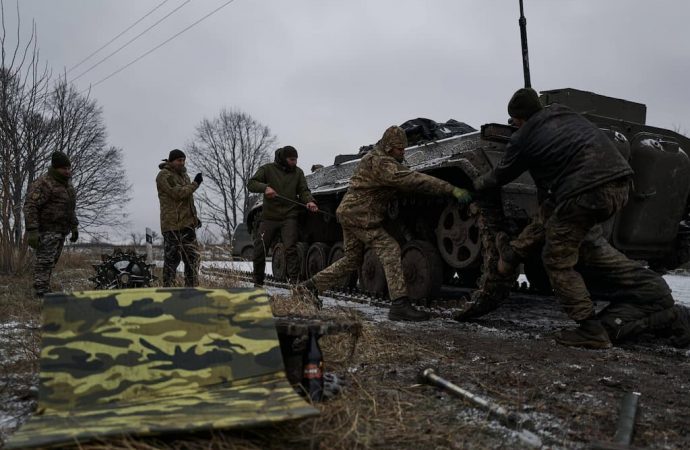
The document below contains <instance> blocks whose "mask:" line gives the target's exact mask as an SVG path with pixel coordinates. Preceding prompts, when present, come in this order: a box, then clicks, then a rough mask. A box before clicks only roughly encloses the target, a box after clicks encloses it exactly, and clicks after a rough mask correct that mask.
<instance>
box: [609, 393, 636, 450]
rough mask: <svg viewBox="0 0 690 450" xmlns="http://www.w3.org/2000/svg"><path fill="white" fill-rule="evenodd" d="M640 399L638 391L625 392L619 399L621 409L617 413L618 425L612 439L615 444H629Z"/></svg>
mask: <svg viewBox="0 0 690 450" xmlns="http://www.w3.org/2000/svg"><path fill="white" fill-rule="evenodd" d="M639 400H640V393H639V392H626V393H625V395H624V396H623V399H622V400H621V410H620V413H618V425H617V426H616V435H615V436H614V437H613V441H614V442H615V443H617V444H623V445H630V443H632V438H633V432H634V431H635V417H636V416H637V404H638V402H639Z"/></svg>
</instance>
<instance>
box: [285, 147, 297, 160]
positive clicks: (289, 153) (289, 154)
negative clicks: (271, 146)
mask: <svg viewBox="0 0 690 450" xmlns="http://www.w3.org/2000/svg"><path fill="white" fill-rule="evenodd" d="M283 156H284V157H285V158H297V149H296V148H295V147H293V146H292V145H286V146H285V147H283Z"/></svg>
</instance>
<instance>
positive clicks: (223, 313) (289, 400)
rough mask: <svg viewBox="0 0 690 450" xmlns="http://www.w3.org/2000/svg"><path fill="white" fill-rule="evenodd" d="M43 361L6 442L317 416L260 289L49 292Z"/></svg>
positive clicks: (52, 441)
mask: <svg viewBox="0 0 690 450" xmlns="http://www.w3.org/2000/svg"><path fill="white" fill-rule="evenodd" d="M40 365H41V372H40V386H39V401H38V408H37V411H36V413H35V415H34V416H33V417H32V418H31V419H30V420H29V421H28V422H27V423H26V424H24V425H23V427H22V428H21V429H20V430H19V431H18V432H17V433H16V434H15V435H14V436H12V438H11V440H10V442H9V443H8V444H7V448H21V447H45V446H48V445H58V444H64V443H75V442H79V443H83V442H85V441H87V440H90V439H92V438H95V437H106V436H122V435H127V434H139V435H149V434H161V433H170V432H175V433H179V432H186V431H194V430H206V429H216V428H238V427H247V426H258V425H264V424H268V423H271V422H276V421H283V420H289V419H296V418H302V417H307V416H312V415H315V414H318V411H317V410H316V409H314V408H313V407H311V406H310V405H308V404H307V403H306V402H305V401H304V400H302V399H301V398H300V397H299V396H298V395H297V394H296V393H295V391H294V390H293V388H292V387H291V386H290V385H289V384H288V382H287V380H286V378H285V372H284V367H283V362H282V358H281V353H280V348H279V343H278V337H277V334H276V329H275V324H274V320H273V317H272V315H271V307H270V305H269V297H268V295H267V294H266V292H265V291H263V290H255V289H232V290H225V289H217V290H209V289H153V288H147V289H128V290H120V291H117V290H115V291H91V292H77V293H74V294H73V295H67V294H51V295H48V296H46V298H45V303H44V306H43V342H42V349H41V360H40Z"/></svg>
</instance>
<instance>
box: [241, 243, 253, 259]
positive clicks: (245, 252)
mask: <svg viewBox="0 0 690 450" xmlns="http://www.w3.org/2000/svg"><path fill="white" fill-rule="evenodd" d="M240 258H242V259H243V260H245V261H251V260H253V259H254V246H253V245H248V246H246V247H245V248H243V249H242V252H241V253H240Z"/></svg>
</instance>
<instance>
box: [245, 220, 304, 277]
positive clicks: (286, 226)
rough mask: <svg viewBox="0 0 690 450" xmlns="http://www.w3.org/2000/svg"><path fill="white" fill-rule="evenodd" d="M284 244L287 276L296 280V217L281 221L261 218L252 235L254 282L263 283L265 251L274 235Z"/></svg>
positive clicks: (297, 274) (297, 256)
mask: <svg viewBox="0 0 690 450" xmlns="http://www.w3.org/2000/svg"><path fill="white" fill-rule="evenodd" d="M278 233H280V238H281V240H282V241H283V245H285V263H286V266H287V275H288V278H289V279H290V280H291V281H293V282H296V281H297V279H298V278H299V272H300V261H299V255H298V254H297V240H298V237H299V231H298V227H297V219H285V220H281V221H275V220H263V221H262V222H261V223H260V224H259V229H258V231H257V232H256V236H254V259H253V262H254V283H257V284H263V283H264V278H265V274H266V252H267V251H268V249H270V248H271V246H272V245H273V241H274V239H275V238H276V235H277V234H278Z"/></svg>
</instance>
